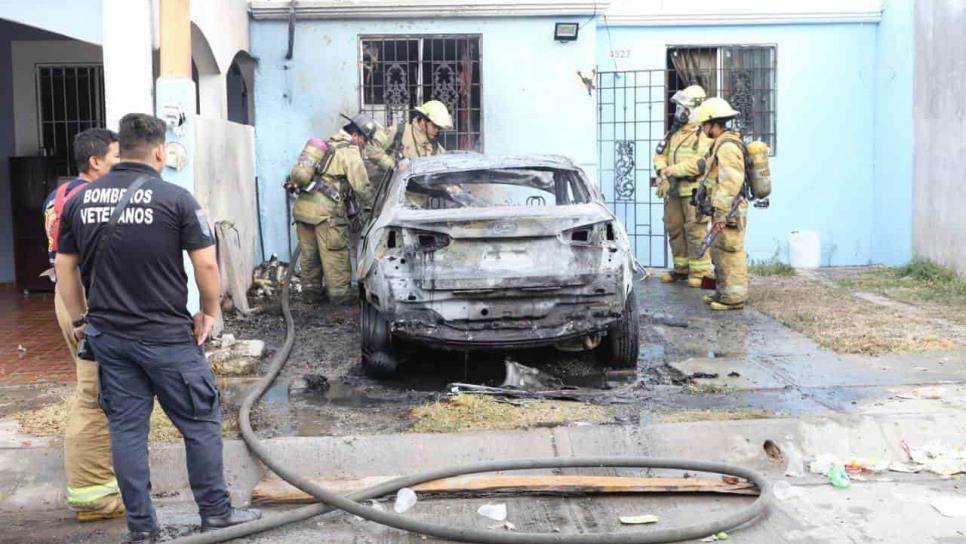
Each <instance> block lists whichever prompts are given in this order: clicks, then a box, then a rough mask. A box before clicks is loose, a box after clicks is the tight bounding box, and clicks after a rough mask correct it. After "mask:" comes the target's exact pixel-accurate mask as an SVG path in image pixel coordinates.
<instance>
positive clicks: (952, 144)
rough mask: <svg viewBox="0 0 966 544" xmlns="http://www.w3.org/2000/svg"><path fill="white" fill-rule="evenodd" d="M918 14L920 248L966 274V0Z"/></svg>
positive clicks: (929, 0)
mask: <svg viewBox="0 0 966 544" xmlns="http://www.w3.org/2000/svg"><path fill="white" fill-rule="evenodd" d="M915 13H916V16H915V24H916V32H917V35H918V37H919V39H917V40H916V47H915V54H916V59H917V63H916V72H915V102H914V103H915V148H914V152H915V179H916V182H915V190H914V193H913V194H914V199H913V243H914V249H915V252H916V254H917V255H920V256H922V257H926V258H929V259H932V260H935V261H938V262H941V263H943V264H945V265H947V266H953V267H956V269H957V270H958V271H959V272H960V273H961V274H966V213H964V212H963V196H962V194H963V181H964V177H966V174H964V172H966V138H964V136H963V135H964V134H966V39H964V37H963V29H964V28H966V4H964V3H963V2H962V1H960V0H923V1H921V2H917V4H916V12H915ZM883 128H884V130H888V131H889V132H890V133H892V132H895V130H894V129H893V128H892V127H883Z"/></svg>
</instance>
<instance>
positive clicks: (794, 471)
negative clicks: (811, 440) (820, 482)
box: [784, 444, 805, 478]
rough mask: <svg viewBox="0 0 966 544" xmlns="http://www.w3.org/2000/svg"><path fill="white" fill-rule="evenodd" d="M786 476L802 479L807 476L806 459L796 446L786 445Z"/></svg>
mask: <svg viewBox="0 0 966 544" xmlns="http://www.w3.org/2000/svg"><path fill="white" fill-rule="evenodd" d="M784 453H785V461H786V464H785V476H790V477H792V478H801V477H802V476H805V459H804V457H803V456H802V452H800V451H799V450H798V448H796V447H795V445H794V444H785V448H784Z"/></svg>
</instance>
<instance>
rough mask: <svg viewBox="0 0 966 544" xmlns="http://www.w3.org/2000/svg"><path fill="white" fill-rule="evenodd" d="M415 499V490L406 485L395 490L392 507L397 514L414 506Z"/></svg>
mask: <svg viewBox="0 0 966 544" xmlns="http://www.w3.org/2000/svg"><path fill="white" fill-rule="evenodd" d="M416 501H417V499H416V492H415V491H413V490H412V489H410V488H408V487H404V488H402V489H400V490H399V491H397V492H396V503H395V504H393V506H392V509H393V511H394V512H396V513H397V514H403V513H405V512H407V511H408V510H409V509H410V508H412V507H413V506H416Z"/></svg>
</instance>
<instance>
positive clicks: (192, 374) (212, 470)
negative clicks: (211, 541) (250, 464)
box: [87, 325, 231, 531]
mask: <svg viewBox="0 0 966 544" xmlns="http://www.w3.org/2000/svg"><path fill="white" fill-rule="evenodd" d="M87 341H88V343H89V344H90V347H91V349H92V351H93V352H94V356H95V357H96V358H97V363H98V365H99V370H98V372H99V377H100V403H101V408H103V409H104V412H105V413H106V414H107V420H108V423H109V425H110V429H111V451H112V453H113V460H114V471H115V472H116V473H117V481H118V484H119V486H120V488H121V497H122V498H123V499H124V506H125V507H126V508H127V525H128V529H129V530H131V531H150V530H153V529H154V528H156V527H157V519H156V517H155V512H154V506H153V505H152V504H151V471H150V468H149V466H148V431H149V430H150V419H151V411H152V409H153V407H154V397H155V396H157V398H158V402H160V404H161V408H163V409H164V412H165V413H166V414H167V415H168V418H170V419H171V422H172V423H174V426H175V427H177V428H178V430H179V431H181V434H182V436H184V445H185V454H186V461H187V465H188V480H189V482H190V484H191V491H192V493H193V494H194V498H195V502H196V503H197V505H198V512H199V514H200V515H202V516H218V515H222V514H224V513H226V512H227V511H228V509H229V508H230V507H231V502H230V499H229V496H228V489H227V486H226V485H225V477H224V464H223V460H222V441H221V406H220V403H219V402H218V397H219V394H218V389H217V387H216V386H215V379H214V375H213V374H212V372H211V368H210V366H209V365H208V361H206V360H205V355H204V351H203V350H202V348H200V347H199V346H197V345H195V344H194V343H193V342H188V343H183V344H147V343H144V342H140V341H137V340H129V339H126V338H121V337H119V336H114V335H111V334H106V333H100V332H98V331H97V330H94V329H93V328H92V327H91V326H90V325H88V327H87Z"/></svg>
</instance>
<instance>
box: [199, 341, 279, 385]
mask: <svg viewBox="0 0 966 544" xmlns="http://www.w3.org/2000/svg"><path fill="white" fill-rule="evenodd" d="M215 346H216V347H215V349H213V350H212V351H210V352H208V353H207V356H208V362H210V363H211V370H212V371H213V372H214V373H215V374H216V375H218V376H253V375H255V374H257V373H258V363H260V362H261V360H262V354H263V353H264V351H265V342H263V341H261V340H236V339H235V337H234V336H233V335H231V334H223V335H222V336H221V339H220V340H218V341H217V343H216V344H215Z"/></svg>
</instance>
